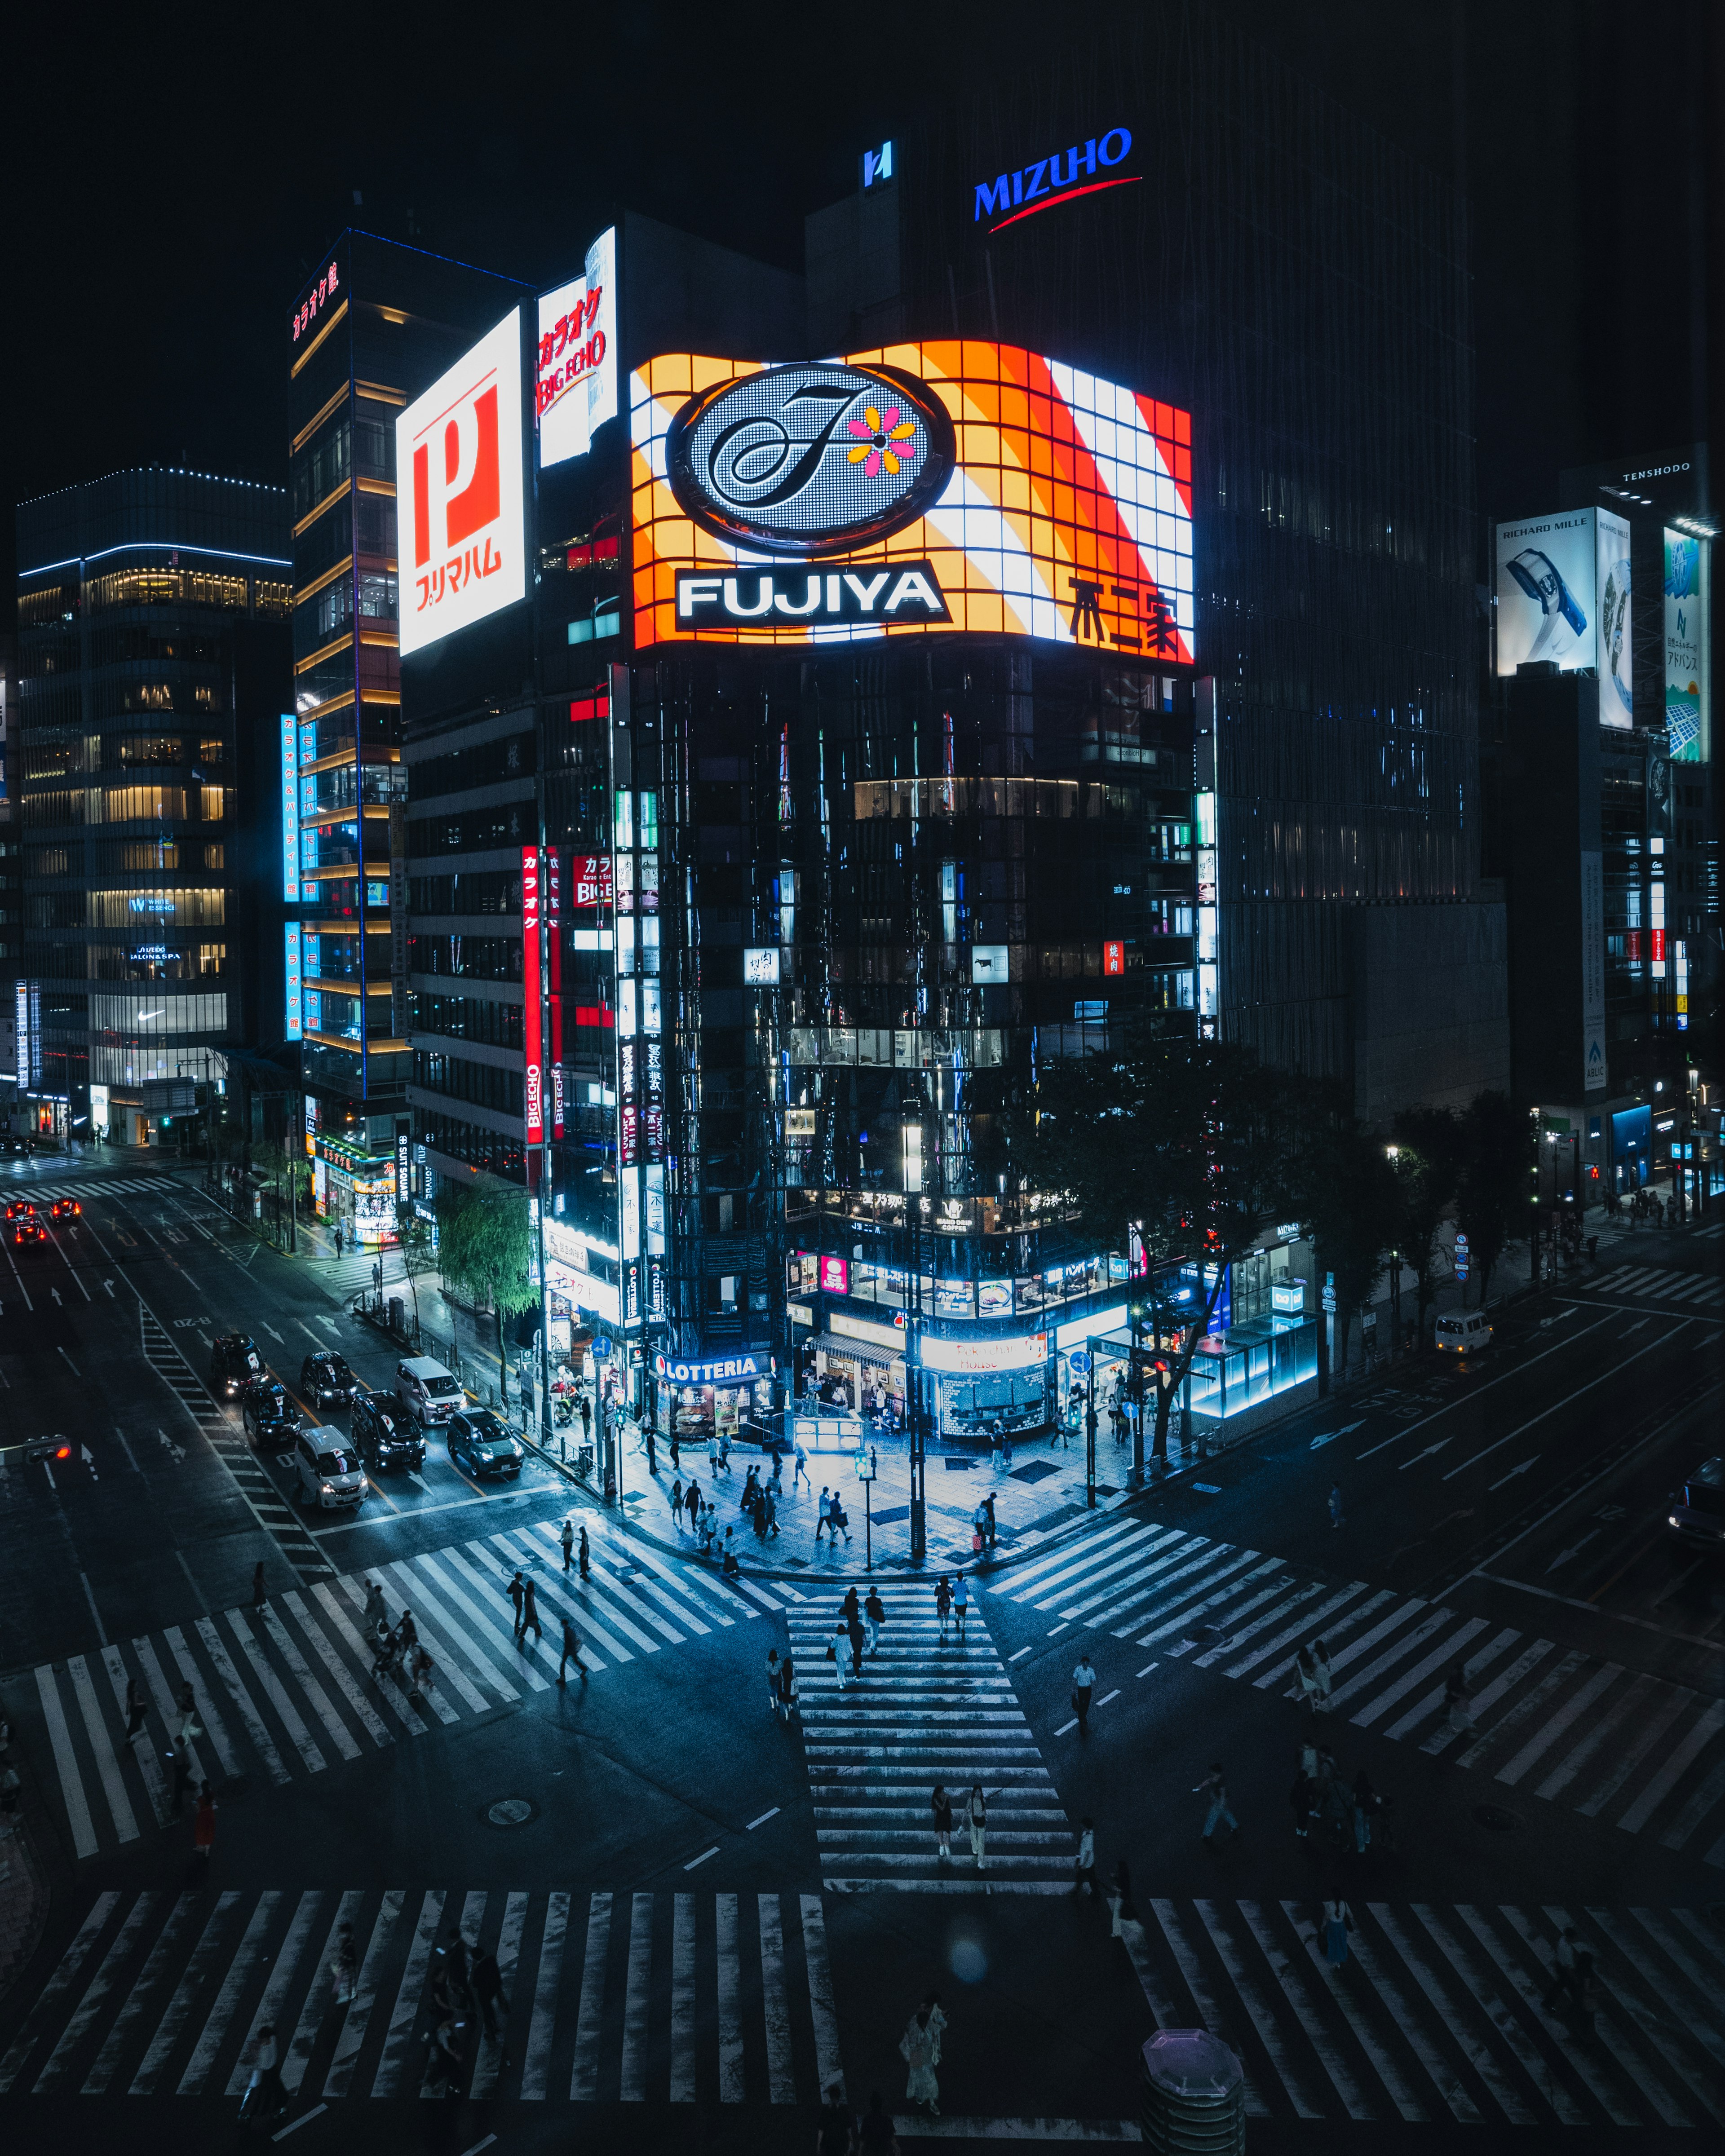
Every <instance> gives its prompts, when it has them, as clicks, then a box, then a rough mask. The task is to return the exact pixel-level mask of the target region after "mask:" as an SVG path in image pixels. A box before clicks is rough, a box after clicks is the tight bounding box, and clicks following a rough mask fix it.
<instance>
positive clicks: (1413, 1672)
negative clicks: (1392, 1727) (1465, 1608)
mask: <svg viewBox="0 0 1725 2156" xmlns="http://www.w3.org/2000/svg"><path fill="white" fill-rule="evenodd" d="M1445 1622H1446V1623H1453V1622H1454V1620H1453V1619H1451V1618H1446V1619H1445ZM1440 1629H1441V1627H1440ZM1485 1629H1486V1620H1485V1619H1484V1618H1483V1617H1471V1618H1469V1620H1467V1622H1466V1624H1465V1625H1462V1626H1461V1628H1460V1630H1457V1631H1455V1632H1452V1633H1450V1635H1449V1637H1448V1638H1447V1639H1445V1640H1440V1641H1439V1643H1438V1645H1436V1646H1435V1647H1434V1648H1433V1650H1431V1652H1430V1654H1429V1655H1424V1656H1422V1657H1421V1659H1420V1661H1417V1662H1416V1663H1415V1664H1414V1666H1413V1668H1412V1669H1410V1670H1408V1671H1404V1673H1403V1674H1402V1675H1401V1676H1399V1677H1397V1678H1396V1679H1395V1680H1394V1681H1393V1682H1392V1683H1390V1684H1389V1685H1387V1686H1385V1687H1384V1690H1383V1691H1380V1692H1378V1693H1376V1694H1375V1695H1374V1696H1373V1697H1372V1698H1370V1699H1368V1701H1367V1702H1366V1703H1365V1705H1364V1706H1363V1707H1362V1708H1361V1709H1360V1710H1359V1712H1358V1714H1351V1715H1349V1716H1348V1720H1349V1721H1350V1722H1352V1723H1353V1725H1354V1727H1356V1728H1357V1729H1369V1728H1370V1727H1371V1726H1372V1724H1373V1722H1376V1721H1377V1720H1378V1718H1379V1717H1381V1716H1383V1715H1386V1714H1388V1713H1389V1710H1390V1708H1391V1707H1394V1705H1395V1704H1396V1702H1397V1701H1398V1700H1403V1699H1405V1698H1406V1697H1407V1696H1408V1694H1409V1692H1410V1691H1413V1690H1414V1688H1415V1686H1419V1685H1422V1684H1424V1683H1425V1680H1426V1679H1427V1678H1428V1677H1429V1676H1430V1675H1431V1673H1432V1671H1434V1670H1435V1669H1441V1668H1442V1666H1443V1665H1444V1664H1445V1662H1447V1661H1450V1660H1452V1659H1453V1658H1454V1657H1455V1656H1456V1655H1460V1654H1461V1651H1462V1650H1463V1649H1464V1648H1466V1646H1467V1645H1469V1644H1470V1643H1471V1641H1472V1640H1476V1639H1477V1638H1478V1637H1479V1635H1480V1634H1481V1632H1483V1631H1484V1630H1485ZM1392 1659H1393V1657H1392ZM1355 1682H1356V1684H1357V1685H1360V1684H1361V1682H1362V1681H1361V1680H1358V1679H1356V1680H1355ZM1330 1704H1331V1705H1332V1707H1333V1706H1334V1705H1335V1702H1334V1701H1333V1700H1332V1701H1331V1702H1330Z"/></svg>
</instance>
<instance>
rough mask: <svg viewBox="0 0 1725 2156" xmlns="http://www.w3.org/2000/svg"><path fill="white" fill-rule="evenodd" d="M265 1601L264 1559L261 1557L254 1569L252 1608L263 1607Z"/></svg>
mask: <svg viewBox="0 0 1725 2156" xmlns="http://www.w3.org/2000/svg"><path fill="white" fill-rule="evenodd" d="M264 1601H265V1595H264V1560H263V1558H259V1559H258V1562H257V1563H256V1565H255V1566H254V1568H253V1570H252V1608H253V1609H254V1610H258V1609H262V1608H263V1607H264Z"/></svg>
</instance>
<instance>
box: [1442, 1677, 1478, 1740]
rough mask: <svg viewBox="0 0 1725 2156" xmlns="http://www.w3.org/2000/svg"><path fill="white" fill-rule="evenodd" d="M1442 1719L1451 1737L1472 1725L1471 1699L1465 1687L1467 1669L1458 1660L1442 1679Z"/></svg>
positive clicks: (1458, 1734)
mask: <svg viewBox="0 0 1725 2156" xmlns="http://www.w3.org/2000/svg"><path fill="white" fill-rule="evenodd" d="M1444 1719H1445V1722H1447V1723H1448V1724H1449V1728H1450V1735H1451V1736H1452V1737H1460V1736H1461V1734H1462V1733H1463V1732H1464V1731H1466V1730H1469V1729H1471V1728H1472V1727H1473V1699H1472V1697H1471V1694H1470V1693H1469V1691H1468V1689H1467V1671H1466V1670H1465V1669H1464V1668H1463V1666H1462V1665H1461V1663H1460V1662H1457V1663H1456V1665H1455V1668H1454V1669H1453V1670H1451V1671H1450V1674H1449V1676H1446V1677H1445V1679H1444Z"/></svg>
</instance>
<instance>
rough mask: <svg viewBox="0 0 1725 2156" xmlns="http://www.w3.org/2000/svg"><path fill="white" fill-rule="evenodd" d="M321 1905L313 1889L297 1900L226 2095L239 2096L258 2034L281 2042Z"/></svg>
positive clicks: (315, 1890) (316, 1891)
mask: <svg viewBox="0 0 1725 2156" xmlns="http://www.w3.org/2000/svg"><path fill="white" fill-rule="evenodd" d="M322 1905H323V1895H322V1893H321V1892H320V1891H319V1890H318V1889H317V1888H316V1887H315V1886H310V1887H307V1888H306V1890H305V1892H304V1893H303V1894H301V1895H300V1902H299V1907H297V1908H296V1909H295V1911H294V1913H293V1917H292V1918H291V1919H290V1922H289V1924H288V1928H287V1936H286V1938H284V1939H283V1941H282V1943H281V1944H280V1946H279V1947H278V1948H276V1950H275V1967H274V1968H273V1969H271V1970H270V1979H269V1981H268V1983H267V1984H265V1985H264V1995H263V1997H262V1998H261V1999H259V2001H258V2006H257V2011H256V2012H255V2013H254V2015H252V2020H251V2026H250V2028H249V2029H248V2030H246V2033H245V2041H244V2043H243V2044H242V2045H241V2046H240V2047H239V2057H238V2058H237V2059H236V2060H235V2061H234V2071H233V2072H232V2073H230V2074H229V2075H228V2095H229V2096H238V2095H239V2094H240V2092H241V2091H242V2090H243V2089H244V2087H245V2085H246V2082H247V2080H248V2079H249V2076H250V2072H251V2068H250V2066H249V2064H248V2061H247V2055H248V2053H249V2051H251V2048H252V2046H253V2045H254V2044H255V2043H256V2042H257V2040H258V2034H259V2030H262V2029H265V2028H273V2029H274V2030H275V2032H276V2035H277V2038H278V2040H280V2035H281V2026H282V2021H283V2018H284V2017H285V2014H286V2012H287V2002H288V1994H289V1993H290V1991H291V1990H292V1989H293V1985H294V1979H295V1975H296V1974H298V1971H299V1967H300V1955H301V1954H302V1953H304V1952H305V1941H306V1939H307V1938H308V1937H309V1936H310V1934H311V1927H312V1925H313V1924H314V1923H316V1921H317V1912H318V1910H319V1909H320V1908H321V1907H322Z"/></svg>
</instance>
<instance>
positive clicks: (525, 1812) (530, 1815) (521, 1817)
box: [485, 1797, 539, 1826]
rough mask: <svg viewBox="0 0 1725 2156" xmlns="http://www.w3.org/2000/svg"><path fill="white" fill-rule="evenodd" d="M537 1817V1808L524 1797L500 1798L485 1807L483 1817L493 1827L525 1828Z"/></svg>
mask: <svg viewBox="0 0 1725 2156" xmlns="http://www.w3.org/2000/svg"><path fill="white" fill-rule="evenodd" d="M538 1816H539V1807H538V1805H537V1804H534V1803H533V1802H532V1801H531V1799H528V1798H526V1797H500V1798H499V1799H497V1801H496V1803H495V1804H491V1805H489V1806H487V1808H486V1811H485V1817H486V1818H487V1819H488V1820H490V1823H491V1825H493V1826H526V1824H527V1822H528V1821H529V1820H536V1819H537V1818H538Z"/></svg>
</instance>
